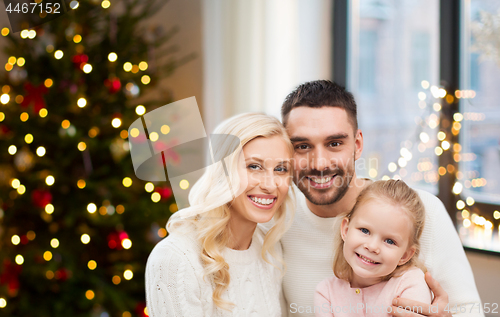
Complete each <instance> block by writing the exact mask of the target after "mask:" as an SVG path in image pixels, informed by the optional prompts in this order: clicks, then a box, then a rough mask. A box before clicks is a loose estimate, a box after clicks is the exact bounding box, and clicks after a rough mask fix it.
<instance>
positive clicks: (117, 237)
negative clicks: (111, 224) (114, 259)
mask: <svg viewBox="0 0 500 317" xmlns="http://www.w3.org/2000/svg"><path fill="white" fill-rule="evenodd" d="M125 239H128V233H126V232H125V231H115V232H111V233H110V234H108V247H109V248H110V249H116V250H121V249H123V247H122V241H123V240H125Z"/></svg>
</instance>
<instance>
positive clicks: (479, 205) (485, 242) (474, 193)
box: [457, 0, 500, 252]
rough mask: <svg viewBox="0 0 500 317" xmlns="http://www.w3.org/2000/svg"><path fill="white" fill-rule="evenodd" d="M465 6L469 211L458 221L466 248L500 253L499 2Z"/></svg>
mask: <svg viewBox="0 0 500 317" xmlns="http://www.w3.org/2000/svg"><path fill="white" fill-rule="evenodd" d="M462 8H463V15H462V21H461V23H462V28H461V29H462V30H461V40H462V45H461V53H462V54H461V72H460V73H461V74H460V76H461V77H460V79H461V84H460V91H458V94H459V96H460V97H461V98H460V103H459V107H460V113H461V114H462V115H463V120H462V121H461V125H462V129H461V133H460V144H461V145H462V155H461V160H460V164H459V166H460V171H462V172H463V179H462V180H461V183H462V184H463V191H462V193H461V199H462V201H463V202H465V207H464V208H463V210H464V211H463V212H461V213H458V214H457V220H458V221H457V223H458V225H459V232H460V237H461V239H462V241H463V243H464V245H466V246H469V247H474V248H479V249H486V250H492V251H498V252H500V239H499V229H500V228H499V225H500V221H499V219H500V212H499V210H500V208H499V206H498V204H499V203H500V107H499V101H500V89H498V83H499V82H500V47H498V46H495V43H497V44H496V45H498V38H500V28H499V26H498V22H495V21H498V20H499V19H500V2H499V1H492V0H471V1H464V2H463V4H462ZM462 205H463V203H461V206H460V207H462Z"/></svg>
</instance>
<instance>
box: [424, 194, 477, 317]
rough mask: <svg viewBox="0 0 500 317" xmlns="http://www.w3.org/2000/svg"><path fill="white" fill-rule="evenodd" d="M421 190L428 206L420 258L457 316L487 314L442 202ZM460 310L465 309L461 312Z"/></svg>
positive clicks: (426, 207) (460, 244)
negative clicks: (481, 310) (480, 308)
mask: <svg viewBox="0 0 500 317" xmlns="http://www.w3.org/2000/svg"><path fill="white" fill-rule="evenodd" d="M418 193H419V196H420V198H421V200H422V202H423V203H424V205H425V209H426V222H425V227H424V231H423V233H422V237H421V239H420V244H421V255H420V257H421V258H422V259H423V260H424V262H425V265H426V267H427V269H428V270H429V272H430V273H431V275H432V277H433V278H435V279H436V280H437V281H438V282H439V284H441V286H442V287H443V289H444V290H445V291H446V292H447V293H448V298H449V304H450V307H449V308H450V309H453V308H454V307H455V308H456V309H458V312H459V313H458V314H453V315H454V316H461V317H462V316H464V317H465V316H484V314H483V313H482V312H480V311H479V307H480V305H481V304H480V303H481V301H480V298H479V294H478V292H477V288H476V284H475V282H474V276H473V274H472V270H471V267H470V264H469V261H468V260H467V257H466V256H465V252H464V249H463V247H462V243H461V242H460V239H459V237H458V234H457V232H456V230H455V228H454V226H453V223H452V221H451V219H450V217H449V215H448V213H447V212H446V209H445V208H444V205H443V203H442V202H441V201H440V200H439V199H438V198H437V197H436V196H434V195H432V194H430V193H428V192H425V191H422V190H418ZM461 309H462V312H463V311H465V312H464V313H460V310H461ZM452 313H453V311H452Z"/></svg>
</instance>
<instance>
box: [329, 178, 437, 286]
mask: <svg viewBox="0 0 500 317" xmlns="http://www.w3.org/2000/svg"><path fill="white" fill-rule="evenodd" d="M373 199H382V200H383V201H384V202H387V203H388V204H392V205H394V206H397V207H400V208H401V209H402V210H404V211H405V212H406V214H407V215H408V217H409V219H410V220H411V223H412V232H411V234H410V241H408V247H412V246H414V247H415V253H414V254H413V256H412V258H411V259H410V260H408V262H406V263H405V264H403V265H401V266H398V267H396V269H395V270H394V271H393V272H392V273H391V274H389V275H387V276H384V277H383V278H382V280H383V281H387V280H389V279H390V278H391V277H393V276H399V275H401V274H402V273H403V272H404V271H405V270H407V269H409V268H410V267H412V266H416V267H418V268H420V269H421V270H422V271H423V272H424V273H425V272H426V271H427V269H426V268H425V266H424V265H423V263H422V262H421V261H420V260H419V259H418V255H419V254H420V236H421V235H422V231H423V230H424V223H425V207H424V204H423V203H422V201H421V200H420V197H419V196H418V193H417V192H416V191H414V190H413V189H411V188H410V187H409V186H408V185H406V184H405V182H403V181H402V180H393V179H391V180H387V181H377V182H374V183H373V184H371V185H369V186H368V187H366V188H365V189H363V191H361V194H360V195H359V196H358V198H357V200H356V204H355V205H354V207H353V208H352V210H351V212H349V213H348V214H347V215H345V216H344V217H345V218H347V219H349V220H350V219H352V218H353V217H354V215H355V214H356V210H357V208H358V207H359V206H361V205H362V204H365V203H367V202H369V201H370V200H373ZM339 224H340V221H339V222H338V225H339ZM335 244H336V249H335V250H336V251H335V256H334V260H333V272H334V273H335V276H336V277H338V278H340V279H343V280H346V281H349V282H351V281H352V279H353V270H352V268H351V266H350V265H349V263H347V261H346V259H345V257H344V241H343V240H342V238H341V236H340V230H339V236H338V237H337V240H336V242H335Z"/></svg>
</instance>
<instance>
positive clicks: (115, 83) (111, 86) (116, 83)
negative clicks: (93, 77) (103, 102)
mask: <svg viewBox="0 0 500 317" xmlns="http://www.w3.org/2000/svg"><path fill="white" fill-rule="evenodd" d="M104 86H106V87H108V91H109V93H111V94H116V93H117V92H118V91H120V88H121V87H122V83H121V81H120V79H118V77H112V78H110V79H106V80H104Z"/></svg>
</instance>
